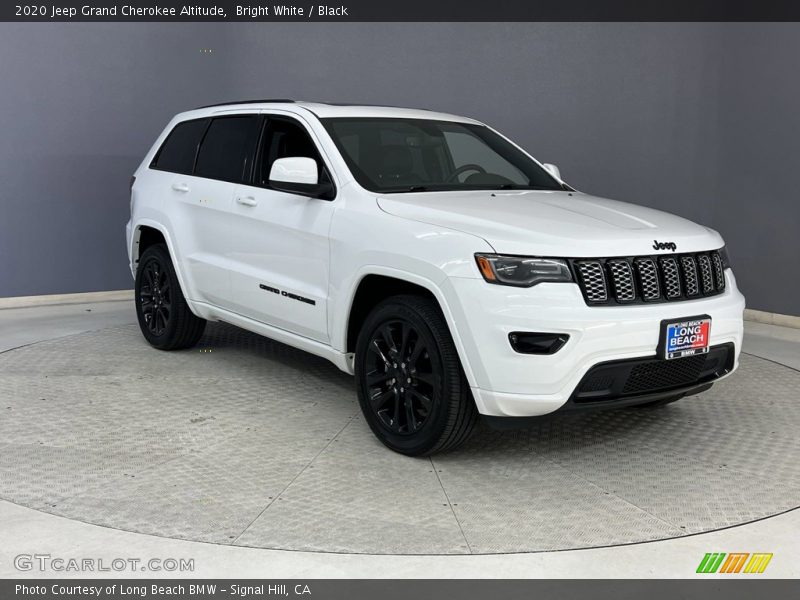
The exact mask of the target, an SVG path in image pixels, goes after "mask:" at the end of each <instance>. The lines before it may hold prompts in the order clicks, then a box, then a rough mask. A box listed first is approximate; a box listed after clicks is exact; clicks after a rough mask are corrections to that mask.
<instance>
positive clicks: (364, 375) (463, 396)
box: [355, 295, 478, 456]
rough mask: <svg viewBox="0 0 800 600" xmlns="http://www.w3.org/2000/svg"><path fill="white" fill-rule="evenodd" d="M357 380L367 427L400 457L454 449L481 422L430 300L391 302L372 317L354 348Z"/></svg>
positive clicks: (407, 298) (399, 298)
mask: <svg viewBox="0 0 800 600" xmlns="http://www.w3.org/2000/svg"><path fill="white" fill-rule="evenodd" d="M355 375H356V386H357V391H358V399H359V403H360V404H361V410H362V412H363V414H364V418H365V420H366V421H367V423H368V424H369V426H370V428H371V429H372V432H373V433H374V434H375V436H376V437H377V438H378V439H379V440H380V441H381V442H383V444H385V445H386V446H388V447H389V448H391V449H392V450H394V451H395V452H400V453H401V454H406V455H408V456H427V455H431V454H435V453H437V452H443V451H446V450H451V449H453V448H456V447H457V446H459V445H460V444H462V443H463V442H464V441H466V440H467V439H468V437H469V434H470V433H471V432H472V430H473V428H474V426H475V424H476V423H477V420H478V412H477V409H476V408H475V402H474V401H473V399H472V394H471V392H470V389H469V385H468V384H467V381H466V378H465V377H464V373H463V370H462V368H461V362H460V360H459V357H458V352H457V351H456V348H455V344H454V342H453V338H452V336H451V334H450V330H449V328H448V326H447V322H446V321H445V319H444V316H443V315H442V312H441V310H440V308H439V306H438V304H437V303H436V302H435V301H434V300H433V299H431V298H426V297H423V296H413V295H402V296H394V297H391V298H388V299H387V300H384V301H383V302H381V303H380V304H378V305H377V306H376V307H375V308H374V309H373V310H372V312H371V313H370V314H369V315H368V316H367V318H366V320H365V321H364V324H363V326H362V328H361V331H360V333H359V336H358V341H357V343H356V356H355Z"/></svg>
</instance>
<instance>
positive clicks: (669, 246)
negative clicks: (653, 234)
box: [653, 240, 678, 252]
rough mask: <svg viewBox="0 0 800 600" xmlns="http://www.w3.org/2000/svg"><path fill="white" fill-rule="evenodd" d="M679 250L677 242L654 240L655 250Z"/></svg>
mask: <svg viewBox="0 0 800 600" xmlns="http://www.w3.org/2000/svg"><path fill="white" fill-rule="evenodd" d="M677 249H678V245H677V244H676V243H675V242H659V241H658V240H653V250H672V251H673V252H675V250H677Z"/></svg>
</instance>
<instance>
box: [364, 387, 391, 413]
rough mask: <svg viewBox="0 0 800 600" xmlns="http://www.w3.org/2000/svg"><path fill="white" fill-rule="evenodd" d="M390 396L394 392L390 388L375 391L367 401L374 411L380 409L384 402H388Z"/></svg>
mask: <svg viewBox="0 0 800 600" xmlns="http://www.w3.org/2000/svg"><path fill="white" fill-rule="evenodd" d="M392 396H394V392H392V391H391V390H389V391H386V392H376V393H375V394H373V395H372V396H371V397H370V399H369V402H370V404H371V405H372V409H373V410H374V411H375V412H378V411H380V409H382V408H383V407H384V406H385V405H386V402H388V401H389V399H390V398H391V397H392Z"/></svg>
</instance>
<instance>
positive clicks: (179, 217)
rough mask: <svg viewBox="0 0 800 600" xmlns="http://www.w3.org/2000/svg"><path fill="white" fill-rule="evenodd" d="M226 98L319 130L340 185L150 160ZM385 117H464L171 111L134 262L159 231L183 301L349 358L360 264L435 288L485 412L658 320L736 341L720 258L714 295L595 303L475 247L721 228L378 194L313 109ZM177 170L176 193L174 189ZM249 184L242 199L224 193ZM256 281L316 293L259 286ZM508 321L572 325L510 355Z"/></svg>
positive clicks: (405, 112)
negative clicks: (294, 187) (704, 323)
mask: <svg viewBox="0 0 800 600" xmlns="http://www.w3.org/2000/svg"><path fill="white" fill-rule="evenodd" d="M236 113H248V114H250V113H269V114H277V115H283V116H291V117H293V118H295V119H296V120H298V121H299V122H300V123H302V124H303V125H304V126H305V127H306V129H307V130H308V131H309V134H310V135H311V137H312V139H313V140H314V141H315V143H316V144H317V146H318V148H319V150H320V154H321V155H322V156H323V159H324V160H325V162H326V163H327V165H328V167H329V169H330V171H331V176H332V178H333V180H334V183H335V185H336V188H337V195H336V198H335V199H334V200H333V201H325V200H317V199H309V198H306V197H303V196H300V195H296V194H289V193H285V192H278V191H275V190H271V189H265V188H257V187H252V186H246V185H237V184H230V183H224V182H216V181H211V180H207V179H202V178H197V177H191V176H181V175H174V174H170V173H164V172H160V171H155V170H152V169H150V168H149V165H150V163H151V161H152V158H153V156H154V154H155V152H156V151H157V149H158V148H159V147H160V145H161V143H162V142H163V140H164V139H165V137H166V135H167V133H168V132H169V131H170V130H171V129H172V127H173V126H174V125H175V124H176V123H177V122H179V121H182V120H186V119H190V118H198V117H204V116H213V115H222V114H236ZM335 116H363V117H368V116H376V117H381V116H387V117H406V118H426V119H440V120H450V121H461V122H467V123H476V122H475V121H472V120H471V119H467V118H463V117H457V116H454V115H445V114H441V113H431V112H428V111H418V110H411V109H395V108H387V107H354V106H348V107H343V106H332V105H324V104H312V103H294V104H285V103H281V104H263V105H258V104H256V105H253V104H249V105H232V106H226V107H211V108H206V109H199V110H194V111H190V112H187V113H183V114H181V115H178V116H176V117H175V118H174V119H173V120H172V122H170V124H169V125H168V126H167V128H166V129H165V131H164V132H163V133H162V135H161V136H160V137H159V139H158V140H156V142H155V144H154V146H153V148H152V149H151V151H150V152H149V153H148V155H147V156H146V157H145V159H144V161H143V162H142V165H141V166H140V167H139V169H138V170H137V171H136V173H135V175H136V183H135V186H134V188H133V191H132V198H131V220H130V222H129V223H128V225H127V228H126V231H127V238H128V250H129V257H130V266H131V271H132V272H133V273H135V269H136V260H137V257H138V249H137V242H138V238H139V234H138V232H139V229H140V227H142V226H147V227H153V228H155V229H158V230H159V231H161V232H162V233H163V235H164V237H165V239H166V241H167V245H168V247H169V250H170V253H171V254H172V257H173V260H174V262H175V265H176V269H177V271H178V276H179V279H180V282H181V287H182V289H183V291H184V294H185V295H186V297H187V300H188V302H189V304H190V306H191V308H192V310H193V311H194V312H195V313H196V314H198V315H199V316H202V317H204V318H207V319H212V320H224V321H226V322H230V323H233V324H236V325H238V326H240V327H243V328H245V329H249V330H252V331H255V332H256V333H259V334H262V335H266V336H268V337H271V338H274V339H277V340H279V341H281V342H283V343H287V344H290V345H293V346H296V347H298V348H301V349H303V350H306V351H309V352H312V353H314V354H317V355H320V356H324V357H325V358H327V359H329V360H331V361H332V362H333V363H334V364H336V365H337V366H338V367H339V368H340V369H342V370H344V371H347V372H351V373H352V360H351V356H350V355H349V354H348V348H347V330H348V318H349V313H350V309H351V306H352V302H353V298H354V295H355V293H356V291H357V289H358V285H359V283H360V282H361V281H362V279H363V278H364V277H366V276H367V275H371V274H374V275H385V276H389V277H395V278H398V279H403V280H406V281H408V282H411V283H414V284H417V285H420V286H422V287H424V288H426V289H427V290H429V291H430V292H431V293H432V294H433V295H434V297H435V298H436V299H437V300H438V302H439V304H440V305H441V307H442V311H443V313H444V315H445V318H446V320H447V322H448V325H449V327H450V330H451V332H452V334H453V338H454V340H455V343H456V347H457V349H458V351H459V355H460V357H461V361H462V364H463V367H464V372H465V374H466V377H467V380H468V382H469V385H470V387H471V388H472V391H473V396H474V398H475V402H476V404H477V406H478V409H479V411H480V412H481V413H483V414H487V415H495V416H533V415H542V414H546V413H549V412H552V411H554V410H556V409H558V408H559V407H560V406H562V405H563V404H564V403H565V402H566V401H567V400H568V399H569V397H570V395H571V394H572V392H573V390H574V388H575V386H576V385H577V383H578V382H579V381H580V379H581V377H582V376H583V375H584V374H585V373H586V372H587V371H588V370H589V368H591V367H592V366H593V365H595V364H597V363H600V362H605V361H608V360H614V359H623V358H634V357H646V356H653V355H654V354H655V351H656V344H657V341H658V335H659V324H660V322H661V320H662V319H667V318H676V319H678V318H681V317H686V316H691V315H696V314H708V315H710V316H711V318H712V327H711V344H712V345H715V344H720V343H725V342H733V343H734V344H735V345H736V352H737V364H738V353H739V351H740V348H741V341H742V313H743V310H744V298H743V297H742V295H741V294H740V293H739V291H738V289H737V288H736V281H735V278H734V276H733V273H732V272H731V271H730V270H728V271H727V272H726V276H727V288H726V290H725V292H724V293H723V294H720V295H719V296H714V297H710V298H705V299H700V300H692V301H685V302H674V303H663V304H654V305H631V306H608V307H591V306H587V305H586V303H585V302H584V300H583V297H582V295H581V293H580V290H579V288H578V286H577V284H574V283H544V284H540V285H537V286H534V287H532V288H513V287H506V286H498V285H490V284H487V283H486V282H485V281H484V280H483V278H482V277H481V275H480V273H479V271H478V269H477V266H476V264H475V260H474V254H475V253H476V252H497V253H504V254H516V255H534V256H551V257H601V256H602V257H608V256H634V255H652V254H669V253H670V251H669V250H661V251H656V250H654V249H653V242H654V240H656V239H657V240H659V241H671V242H675V243H676V244H677V245H678V249H679V252H693V251H705V250H713V249H717V248H720V247H721V246H723V245H724V242H723V240H722V238H721V237H720V235H719V234H718V233H717V232H715V231H713V230H711V229H709V228H707V227H703V226H701V225H697V224H695V223H692V222H691V221H688V220H686V219H683V218H681V217H677V216H675V215H671V214H668V213H665V212H661V211H657V210H653V209H649V208H645V207H642V206H636V205H632V204H626V203H622V202H617V201H614V200H608V199H603V198H597V197H594V196H590V195H588V194H583V193H580V192H551V191H548V192H540V191H497V192H487V191H469V192H433V193H414V194H391V195H388V194H387V195H379V194H375V193H373V192H369V191H367V190H365V189H363V188H362V187H361V186H359V185H358V183H357V182H356V181H355V180H354V179H353V177H352V175H351V174H350V172H349V170H348V168H347V166H346V165H345V162H344V160H343V159H342V157H341V155H340V154H339V152H338V150H337V148H336V147H335V145H334V144H333V141H332V140H331V139H330V137H329V136H328V134H327V132H326V131H325V129H324V127H323V126H322V124H321V123H320V122H319V118H325V117H335ZM176 181H177V182H178V183H186V185H187V186H188V187H189V191H188V192H176V191H175V190H173V189H172V184H173V183H175V182H176ZM240 197H247V198H248V199H252V200H253V201H254V202H253V203H251V202H249V201H248V203H247V204H241V203H239V202H237V200H236V199H238V198H240ZM263 282H268V284H269V285H271V286H274V287H275V288H278V289H280V290H289V291H290V292H292V293H294V294H296V295H298V296H301V297H302V298H305V299H307V300H311V301H313V302H314V303H313V304H311V303H309V302H300V301H296V300H291V299H287V298H286V297H283V296H281V295H280V294H274V293H269V292H265V291H264V290H263V289H260V288H259V284H260V283H263ZM517 330H527V331H553V332H559V333H568V334H569V335H570V340H569V342H568V343H567V345H566V346H565V347H564V348H563V349H562V350H560V351H559V352H558V353H556V354H554V355H552V356H532V355H522V354H518V353H516V352H514V351H513V350H512V348H511V347H510V345H509V343H508V333H509V332H511V331H517Z"/></svg>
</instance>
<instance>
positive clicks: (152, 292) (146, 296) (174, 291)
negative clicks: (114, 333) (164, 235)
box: [135, 244, 206, 350]
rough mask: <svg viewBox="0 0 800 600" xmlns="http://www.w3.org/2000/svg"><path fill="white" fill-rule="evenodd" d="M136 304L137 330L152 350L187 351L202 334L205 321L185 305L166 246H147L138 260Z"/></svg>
mask: <svg viewBox="0 0 800 600" xmlns="http://www.w3.org/2000/svg"><path fill="white" fill-rule="evenodd" d="M135 301H136V316H137V317H138V320H139V328H140V329H141V330H142V334H143V335H144V337H145V339H146V340H147V341H148V342H149V343H150V345H151V346H153V347H154V348H158V349H159V350H179V349H182V348H190V347H192V346H194V345H195V344H196V343H197V341H198V340H199V339H200V337H201V336H202V335H203V330H204V329H205V327H206V321H205V319H201V318H200V317H197V316H195V314H194V313H192V311H191V309H190V308H189V305H188V304H186V298H184V296H183V292H182V291H181V286H180V283H179V282H178V276H177V274H176V273H175V267H174V266H173V265H172V259H171V258H170V256H169V250H167V247H166V245H164V244H154V245H152V246H150V247H149V248H147V250H145V251H144V253H143V254H142V256H141V258H140V259H139V267H138V268H137V270H136V285H135Z"/></svg>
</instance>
